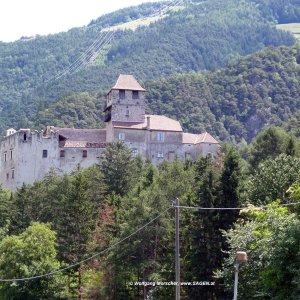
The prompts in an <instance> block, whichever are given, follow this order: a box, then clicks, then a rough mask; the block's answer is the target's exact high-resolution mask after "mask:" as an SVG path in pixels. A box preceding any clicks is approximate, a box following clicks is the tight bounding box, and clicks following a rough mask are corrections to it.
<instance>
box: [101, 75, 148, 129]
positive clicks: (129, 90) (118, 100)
mask: <svg viewBox="0 0 300 300" xmlns="http://www.w3.org/2000/svg"><path fill="white" fill-rule="evenodd" d="M145 92H146V90H145V89H143V88H142V87H141V86H140V84H139V83H138V82H137V81H136V79H135V78H134V77H133V76H132V75H120V76H119V78H118V80H117V82H116V84H115V86H114V87H113V88H112V89H111V90H110V91H109V93H108V94H107V98H106V108H105V110H104V111H105V122H107V125H108V127H109V125H110V124H109V123H112V124H113V123H114V122H122V123H124V122H125V123H127V122H128V123H132V122H134V123H143V122H144V121H145Z"/></svg>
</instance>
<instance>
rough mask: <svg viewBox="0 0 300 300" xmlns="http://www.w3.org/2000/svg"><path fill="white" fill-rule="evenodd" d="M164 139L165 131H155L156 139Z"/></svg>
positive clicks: (160, 140) (161, 140)
mask: <svg viewBox="0 0 300 300" xmlns="http://www.w3.org/2000/svg"><path fill="white" fill-rule="evenodd" d="M164 140H165V133H164V132H158V133H157V141H158V142H163V141H164Z"/></svg>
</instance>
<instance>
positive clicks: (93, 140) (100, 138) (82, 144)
mask: <svg viewBox="0 0 300 300" xmlns="http://www.w3.org/2000/svg"><path fill="white" fill-rule="evenodd" d="M50 132H56V133H58V134H59V135H60V136H61V137H62V138H64V139H65V141H63V142H61V143H60V146H61V147H68V148H103V147H104V145H105V142H106V129H74V128H59V127H53V126H51V127H48V128H47V131H46V134H49V133H50Z"/></svg>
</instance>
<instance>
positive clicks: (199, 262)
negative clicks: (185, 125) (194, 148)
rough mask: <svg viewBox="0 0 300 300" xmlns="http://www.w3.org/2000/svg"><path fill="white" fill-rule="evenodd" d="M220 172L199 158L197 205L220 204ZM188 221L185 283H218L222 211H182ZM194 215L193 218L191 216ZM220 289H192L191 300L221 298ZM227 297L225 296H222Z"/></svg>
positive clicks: (209, 161) (190, 292) (186, 225)
mask: <svg viewBox="0 0 300 300" xmlns="http://www.w3.org/2000/svg"><path fill="white" fill-rule="evenodd" d="M219 180H220V170H219V169H218V168H217V167H216V165H215V164H214V162H213V161H212V160H211V158H209V157H204V158H201V159H199V160H198V161H197V162H196V164H195V188H194V191H195V192H194V195H193V197H194V200H193V201H192V204H193V206H200V207H206V208H213V207H216V206H217V205H218V202H219V201H218V199H219V197H220V181H219ZM185 213H186V214H187V215H186V216H185V218H186V219H187V221H188V223H187V222H186V223H185V228H186V229H185V230H186V231H187V232H189V235H188V238H187V239H185V241H187V244H188V245H186V246H183V247H186V248H187V250H186V251H187V255H186V258H185V259H186V263H185V264H184V266H185V269H184V272H185V273H186V275H185V281H189V282H193V281H201V278H203V280H204V279H205V280H206V281H211V282H214V281H215V279H214V278H213V272H214V271H215V270H216V269H217V268H219V267H220V266H221V257H222V252H221V247H220V242H221V241H222V236H221V232H220V231H219V228H218V225H219V222H218V212H217V211H214V210H199V211H195V212H190V211H187V212H182V214H185ZM190 216H192V218H191V217H190ZM218 290H219V288H218V287H217V285H215V286H205V287H201V286H194V287H193V286H191V287H188V289H187V291H186V293H187V296H188V298H189V299H213V298H214V297H216V296H220V295H218ZM222 296H223V295H222Z"/></svg>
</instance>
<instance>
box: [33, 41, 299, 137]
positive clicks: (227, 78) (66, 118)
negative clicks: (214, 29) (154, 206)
mask: <svg viewBox="0 0 300 300" xmlns="http://www.w3.org/2000/svg"><path fill="white" fill-rule="evenodd" d="M299 71H300V47H299V45H296V46H292V47H272V48H268V49H265V50H262V51H260V52H257V53H255V54H252V55H250V56H247V57H244V58H240V59H238V60H237V61H235V62H232V63H231V64H230V65H228V67H226V68H224V69H221V70H218V71H215V72H210V73H204V74H196V73H194V74H190V75H176V76H172V77H169V78H164V79H160V80H158V81H145V82H144V86H145V88H146V89H147V90H148V93H147V96H146V97H147V103H148V112H150V113H155V114H163V115H167V116H169V117H172V118H175V119H178V120H180V121H181V123H182V125H183V128H184V130H186V131H191V132H195V133H199V132H203V131H208V132H210V133H211V134H213V135H215V136H216V137H218V138H219V139H220V140H222V141H232V142H241V141H242V140H246V141H247V142H249V141H251V140H252V139H253V137H255V136H256V134H257V133H258V132H259V131H260V130H261V128H262V127H264V126H265V125H266V124H275V125H280V124H282V123H284V122H287V121H289V119H290V118H291V119H293V120H294V121H293V122H294V123H295V122H296V120H299V118H300V117H299V114H297V111H298V110H299V108H300V106H299V105H300V104H299V103H300V98H299V97H300V82H299ZM104 99H105V97H104V92H98V93H73V94H72V93H70V94H68V95H66V96H63V97H61V98H60V99H59V100H58V101H57V102H55V103H53V104H51V105H48V106H47V107H44V108H41V109H40V111H39V113H38V114H37V115H36V116H35V117H34V118H33V119H32V123H31V126H32V127H38V128H42V127H44V126H46V125H49V124H53V125H55V126H61V127H66V126H69V127H70V126H71V127H72V126H74V127H77V128H84V127H90V128H92V127H101V126H104V125H103V121H102V120H103V115H102V109H101V107H103V105H104ZM297 116H298V118H297ZM298 124H299V122H298ZM294 127H296V124H294Z"/></svg>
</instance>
